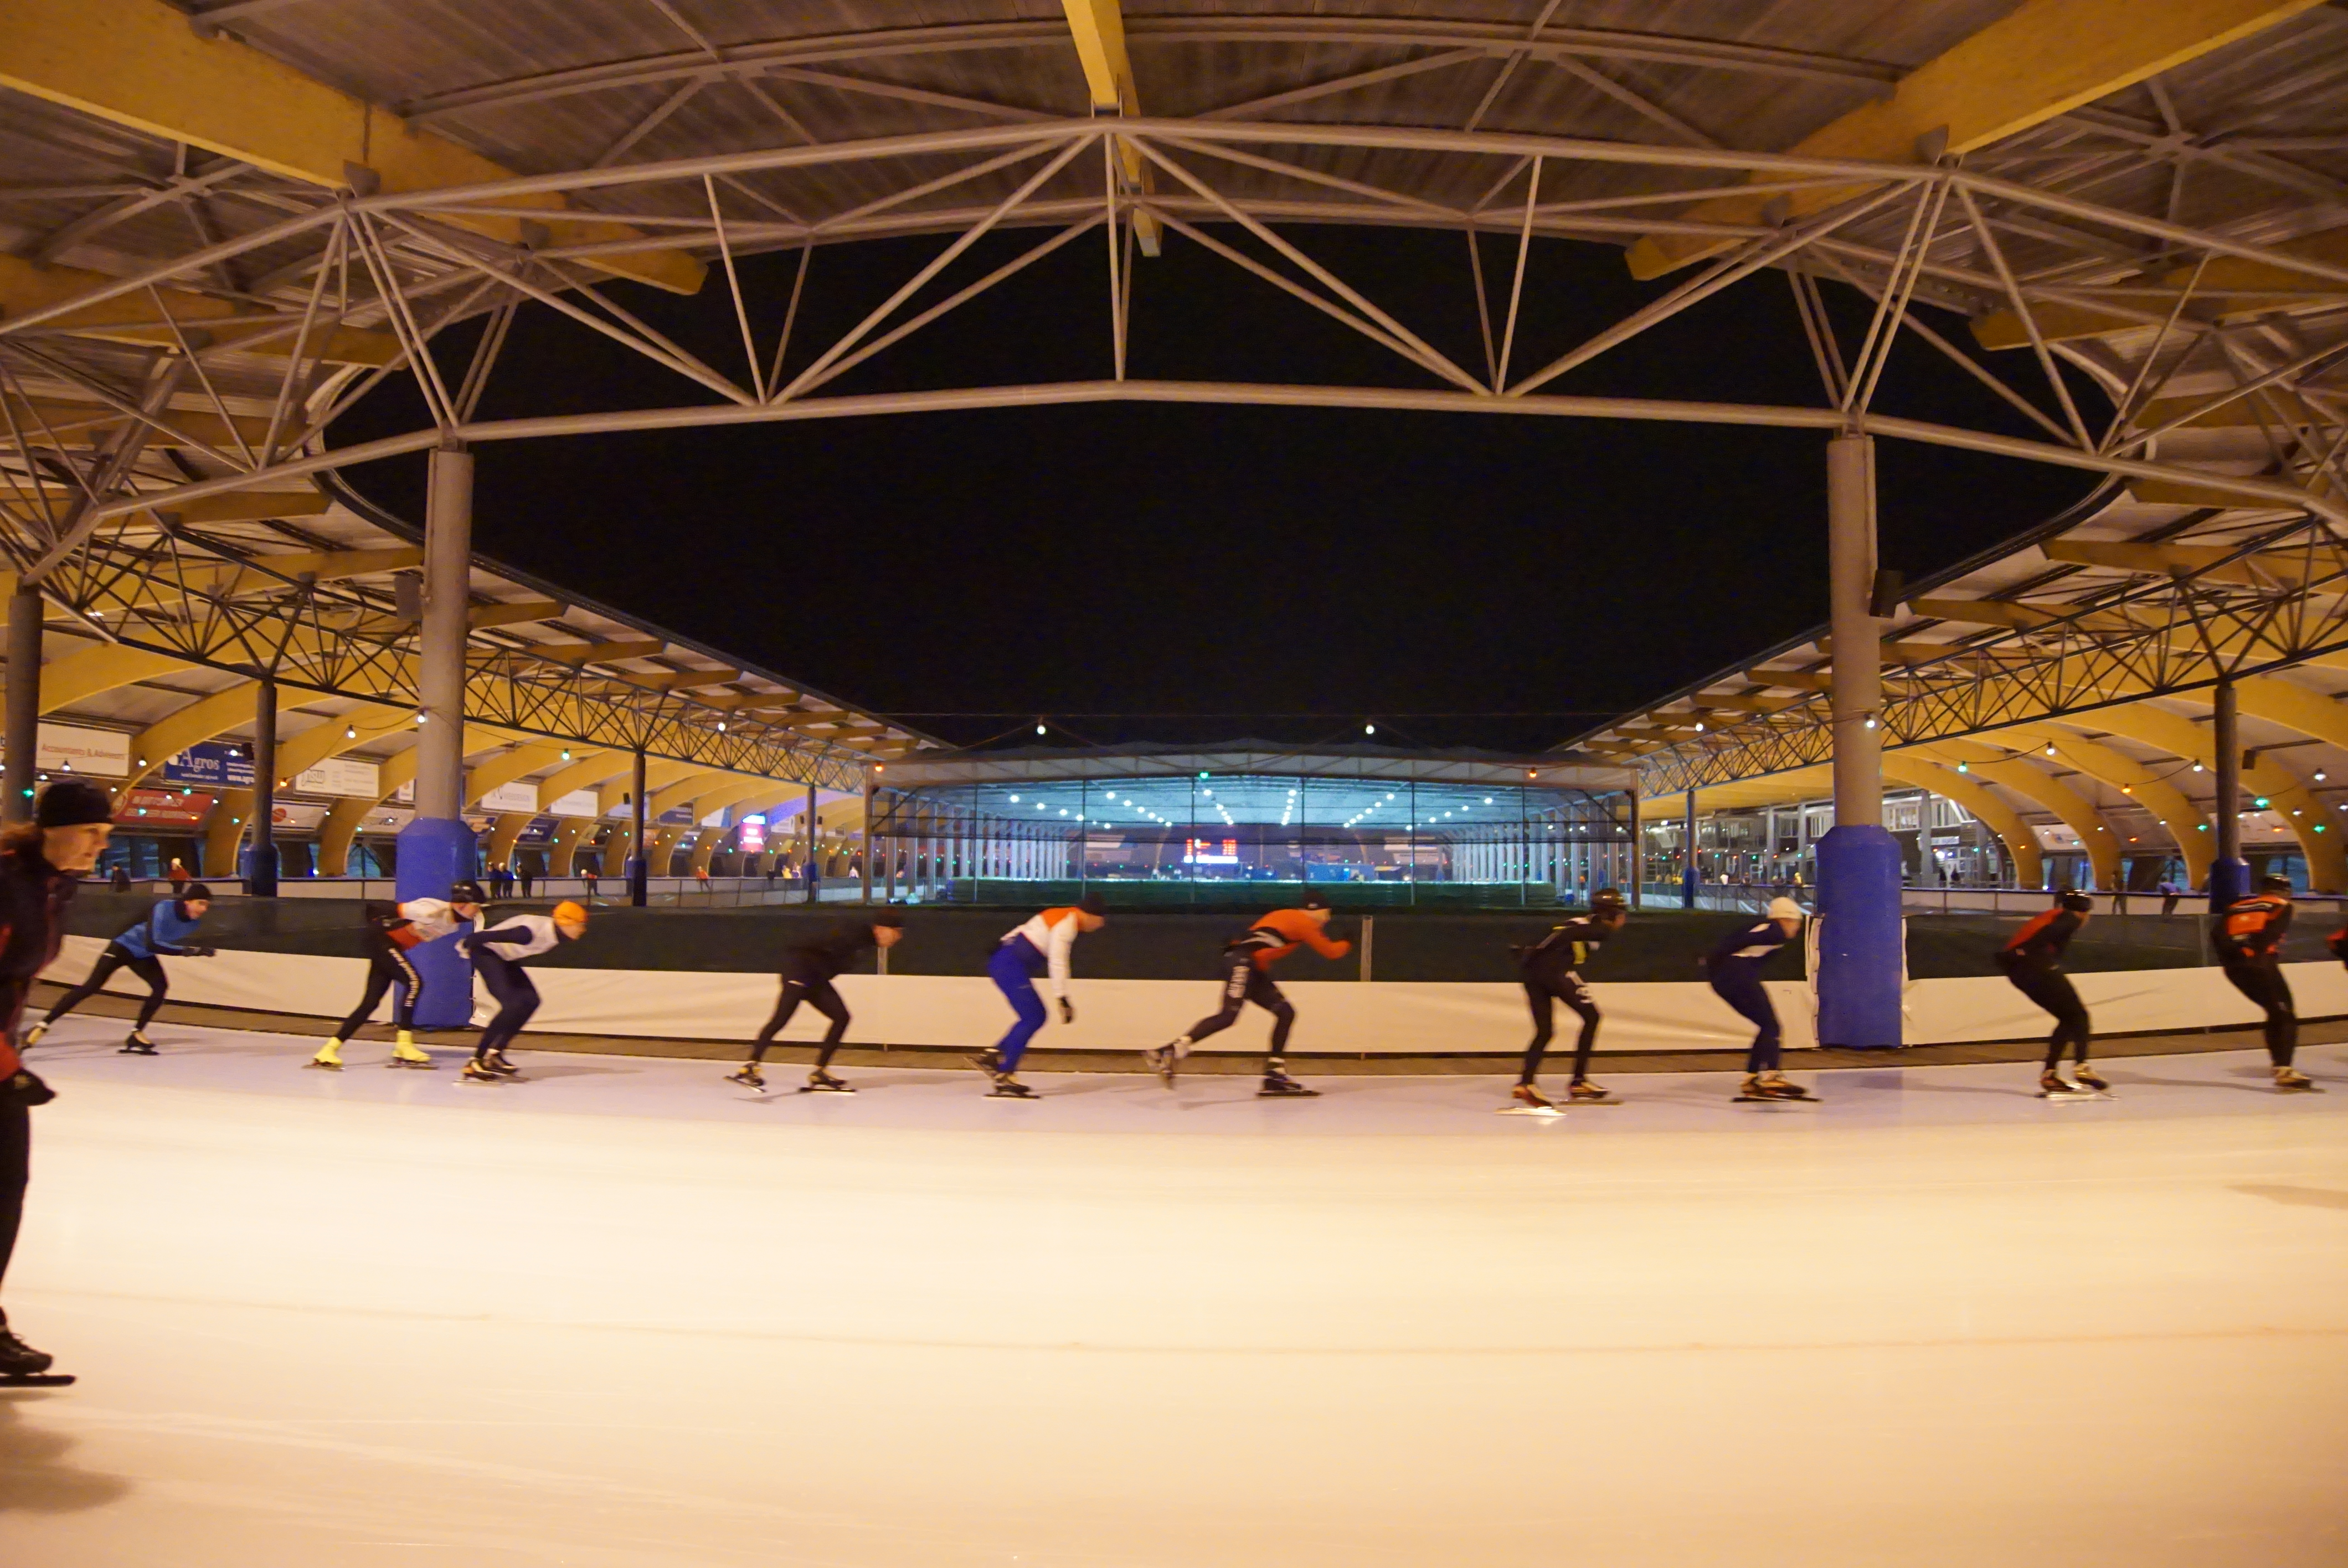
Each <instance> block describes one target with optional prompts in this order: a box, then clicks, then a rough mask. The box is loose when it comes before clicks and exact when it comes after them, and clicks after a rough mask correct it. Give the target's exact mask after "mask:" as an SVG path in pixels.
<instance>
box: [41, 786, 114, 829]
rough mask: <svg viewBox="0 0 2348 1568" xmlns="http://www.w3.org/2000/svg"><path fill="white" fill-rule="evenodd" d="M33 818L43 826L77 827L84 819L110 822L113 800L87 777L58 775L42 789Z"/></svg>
mask: <svg viewBox="0 0 2348 1568" xmlns="http://www.w3.org/2000/svg"><path fill="white" fill-rule="evenodd" d="M33 820H34V821H35V822H36V823H38V824H40V825H42V826H43V827H79V826H81V825H83V824H85V823H91V822H112V821H113V820H114V802H113V801H111V800H109V799H108V798H107V794H106V790H105V788H104V787H103V786H101V785H98V784H92V783H90V782H89V781H88V779H59V780H58V781H57V783H55V784H51V785H50V786H49V787H48V788H46V789H45V790H43V791H42V792H41V798H40V802H39V804H36V806H35V807H34V808H33Z"/></svg>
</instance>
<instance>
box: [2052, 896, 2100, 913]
mask: <svg viewBox="0 0 2348 1568" xmlns="http://www.w3.org/2000/svg"><path fill="white" fill-rule="evenodd" d="M2060 902H2061V904H2062V906H2063V907H2064V908H2065V909H2068V910H2069V911H2071V913H2072V914H2074V915H2086V914H2091V913H2093V912H2094V910H2095V907H2096V901H2095V900H2094V899H2093V898H2090V897H2087V896H2086V895H2085V893H2065V894H2064V895H2063V897H2062V898H2061V900H2060Z"/></svg>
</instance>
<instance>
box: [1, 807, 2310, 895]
mask: <svg viewBox="0 0 2348 1568" xmlns="http://www.w3.org/2000/svg"><path fill="white" fill-rule="evenodd" d="M41 804H44V805H46V804H48V803H47V802H46V801H43V802H42V803H41ZM2259 891H2260V892H2261V893H2288V892H2290V891H2291V878H2290V877H2288V876H2261V877H2260V878H2259Z"/></svg>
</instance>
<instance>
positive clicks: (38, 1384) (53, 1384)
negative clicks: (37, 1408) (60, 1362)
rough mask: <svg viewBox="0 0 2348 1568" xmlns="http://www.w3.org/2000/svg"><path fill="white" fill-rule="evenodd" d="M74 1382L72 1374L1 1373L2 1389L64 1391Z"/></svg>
mask: <svg viewBox="0 0 2348 1568" xmlns="http://www.w3.org/2000/svg"><path fill="white" fill-rule="evenodd" d="M73 1381H74V1374H73V1373H71V1372H9V1373H0V1389H64V1388H69V1387H71V1386H72V1384H73Z"/></svg>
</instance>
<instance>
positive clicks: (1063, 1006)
mask: <svg viewBox="0 0 2348 1568" xmlns="http://www.w3.org/2000/svg"><path fill="white" fill-rule="evenodd" d="M1060 1021H1061V1022H1062V1023H1074V1022H1076V1003H1074V1002H1072V1001H1070V1000H1069V999H1067V998H1066V997H1062V998H1061V999H1060Z"/></svg>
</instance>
